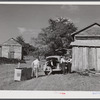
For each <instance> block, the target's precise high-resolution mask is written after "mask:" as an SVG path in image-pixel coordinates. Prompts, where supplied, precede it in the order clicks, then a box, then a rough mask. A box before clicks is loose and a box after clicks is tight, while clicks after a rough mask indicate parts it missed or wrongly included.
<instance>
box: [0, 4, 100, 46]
mask: <svg viewBox="0 0 100 100" xmlns="http://www.w3.org/2000/svg"><path fill="white" fill-rule="evenodd" d="M57 17H64V18H68V19H70V20H71V21H72V22H73V23H74V24H75V26H76V27H78V30H80V29H82V28H85V27H87V26H88V25H91V24H93V23H95V22H97V23H99V24H100V5H17V4H16V5H14V4H12V5H9V4H6V5H4V4H0V44H2V43H3V42H5V41H7V40H8V39H9V38H16V37H17V36H19V35H22V36H23V38H24V40H25V41H26V42H28V43H31V42H32V41H31V38H32V37H37V36H38V34H39V32H41V29H42V28H45V27H47V26H48V25H49V24H48V20H49V19H50V18H52V19H55V18H57Z"/></svg>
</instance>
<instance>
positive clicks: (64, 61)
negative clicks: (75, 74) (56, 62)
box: [61, 56, 66, 75]
mask: <svg viewBox="0 0 100 100" xmlns="http://www.w3.org/2000/svg"><path fill="white" fill-rule="evenodd" d="M65 67H66V59H65V56H63V57H62V58H61V68H62V72H63V74H64V75H65Z"/></svg>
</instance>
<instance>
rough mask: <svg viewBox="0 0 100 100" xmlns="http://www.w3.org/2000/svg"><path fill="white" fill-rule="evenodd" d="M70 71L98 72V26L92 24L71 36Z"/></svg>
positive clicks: (99, 58) (99, 66)
mask: <svg viewBox="0 0 100 100" xmlns="http://www.w3.org/2000/svg"><path fill="white" fill-rule="evenodd" d="M72 36H73V38H74V41H73V42H72V43H71V45H72V71H80V70H81V71H83V70H85V69H93V68H95V70H97V71H99V70H100V25H99V24H98V23H94V24H92V25H90V26H88V27H86V28H84V29H82V30H80V31H78V32H75V33H73V34H72Z"/></svg>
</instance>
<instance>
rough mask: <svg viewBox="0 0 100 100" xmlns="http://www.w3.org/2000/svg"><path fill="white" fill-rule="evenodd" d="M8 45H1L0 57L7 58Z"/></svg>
mask: <svg viewBox="0 0 100 100" xmlns="http://www.w3.org/2000/svg"><path fill="white" fill-rule="evenodd" d="M8 51H9V46H2V57H6V58H8Z"/></svg>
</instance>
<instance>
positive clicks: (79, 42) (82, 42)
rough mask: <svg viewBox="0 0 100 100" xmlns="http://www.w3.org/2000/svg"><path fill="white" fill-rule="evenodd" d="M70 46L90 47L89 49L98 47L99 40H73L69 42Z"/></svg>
mask: <svg viewBox="0 0 100 100" xmlns="http://www.w3.org/2000/svg"><path fill="white" fill-rule="evenodd" d="M71 45H72V46H88V47H89V46H90V47H100V40H75V41H74V42H71Z"/></svg>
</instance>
